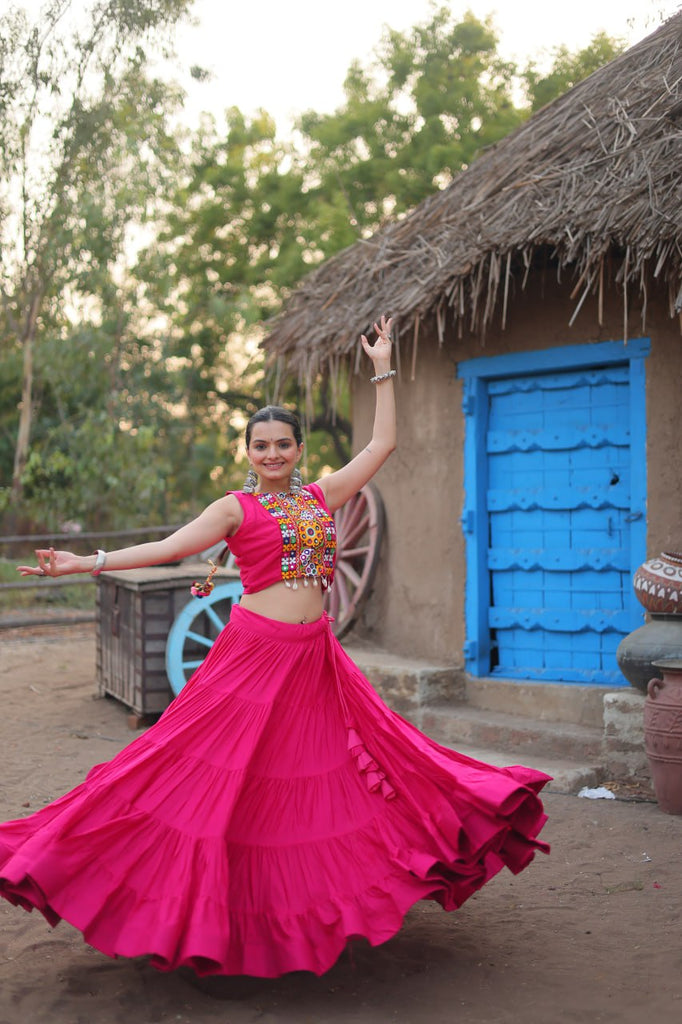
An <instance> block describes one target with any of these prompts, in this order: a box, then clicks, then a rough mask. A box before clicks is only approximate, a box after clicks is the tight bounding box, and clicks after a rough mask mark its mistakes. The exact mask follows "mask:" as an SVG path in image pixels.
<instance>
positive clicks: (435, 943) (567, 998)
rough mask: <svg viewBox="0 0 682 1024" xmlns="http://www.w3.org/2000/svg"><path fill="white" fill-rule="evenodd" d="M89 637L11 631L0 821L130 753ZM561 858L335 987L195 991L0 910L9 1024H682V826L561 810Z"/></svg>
mask: <svg viewBox="0 0 682 1024" xmlns="http://www.w3.org/2000/svg"><path fill="white" fill-rule="evenodd" d="M96 689H97V688H96V682H95V669H94V635H93V627H92V626H82V627H74V626H72V627H69V628H68V629H67V630H65V629H64V627H54V628H49V627H48V628H45V629H41V630H37V631H34V632H33V633H27V631H25V630H14V631H6V632H2V633H0V696H1V701H2V703H1V705H0V707H1V712H0V764H1V765H2V768H1V770H0V779H1V780H2V781H1V783H0V819H5V818H10V817H19V816H21V815H23V814H27V813H30V812H31V811H32V810H35V809H38V808H39V807H41V806H42V805H43V804H44V803H46V802H48V801H50V800H52V799H53V798H55V797H57V796H58V795H60V794H61V793H62V792H64V791H65V790H66V789H69V788H71V787H72V786H73V785H75V784H77V783H78V782H80V781H81V779H82V778H83V776H84V774H85V773H86V771H87V769H88V768H89V767H90V766H91V765H92V764H94V763H96V762H98V761H102V760H105V759H107V758H109V757H111V756H112V755H113V754H114V753H115V752H116V751H117V750H119V748H120V747H122V746H123V745H124V744H125V743H127V742H129V741H130V740H131V739H132V738H133V734H132V733H131V731H130V728H129V726H128V716H127V711H126V709H125V708H123V707H122V706H121V705H120V704H119V703H117V702H116V701H112V700H110V699H106V698H104V699H102V698H98V697H97V694H96ZM546 804H547V809H548V812H549V815H550V820H549V823H548V825H547V827H546V829H545V832H544V833H543V836H544V837H546V838H547V839H548V840H549V841H550V842H551V843H552V853H551V855H550V856H549V857H544V856H539V857H538V858H536V860H535V862H534V863H533V864H532V865H531V867H530V868H529V869H528V870H526V871H525V872H524V873H523V874H522V875H520V876H518V877H514V876H512V875H511V874H509V873H508V872H505V873H504V874H501V875H498V876H497V878H495V879H494V880H493V881H492V882H491V883H490V884H489V885H488V886H486V888H485V889H484V890H483V891H482V892H481V893H479V894H478V895H477V896H475V897H474V898H473V899H471V900H470V901H469V902H468V903H467V904H466V905H465V906H464V907H463V908H462V909H461V910H459V911H458V912H457V913H454V914H446V913H444V912H443V911H442V910H441V909H440V908H439V907H438V906H436V905H432V904H429V903H422V904H419V905H418V906H416V907H415V908H414V909H413V910H412V911H411V912H410V914H409V915H408V917H407V919H406V922H405V926H404V928H403V930H402V931H401V932H400V933H399V934H398V935H397V936H396V937H395V938H393V939H392V940H391V941H390V942H387V943H386V944H385V945H383V946H380V947H377V948H374V949H371V948H369V947H368V946H367V945H366V944H361V943H354V944H353V945H352V946H351V948H350V949H349V950H348V951H347V952H346V953H344V955H343V956H342V958H341V959H340V961H339V962H338V964H337V965H336V966H335V967H334V968H333V969H332V970H331V971H330V972H329V973H328V974H327V975H325V976H324V977H322V978H315V977H313V976H311V975H307V974H296V975H288V976H286V977H284V978H281V979H278V980H276V981H262V980H258V979H248V978H217V979H209V980H203V981H201V980H198V979H196V978H195V977H194V975H193V974H192V973H191V972H185V971H180V972H177V973H175V974H161V973H159V972H157V971H155V970H154V969H153V968H151V967H150V966H149V965H148V964H147V963H146V962H145V961H144V960H135V961H125V960H118V961H111V960H108V959H107V958H106V957H104V956H103V955H102V954H100V953H98V952H96V951H95V950H92V949H90V948H88V947H87V946H86V945H85V944H84V943H83V941H82V938H81V936H80V935H79V933H78V932H76V931H75V930H74V929H73V928H71V927H70V926H69V925H67V924H65V923H63V922H62V923H61V924H60V925H59V927H58V928H56V929H54V930H52V929H51V928H50V927H49V926H48V925H47V923H46V922H45V921H44V920H43V918H42V917H41V916H40V915H38V914H35V913H34V914H30V915H29V914H26V913H25V912H24V911H21V910H18V909H16V908H14V907H11V906H10V905H9V904H7V903H6V902H5V901H3V900H0V1024H48V1022H50V1024H152V1022H157V1021H163V1022H165V1021H175V1022H182V1024H190V1022H191V1024H209V1022H223V1024H251V1022H253V1024H255V1022H258V1024H341V1022H355V1024H392V1022H402V1024H451V1022H457V1024H484V1022H485V1024H516V1022H519V1024H521V1022H523V1024H554V1022H564V1021H566V1022H569V1021H571V1022H572V1021H575V1022H581V1024H592V1022H602V1021H603V1022H616V1021H617V1022H619V1024H630V1022H632V1024H634V1022H637V1024H641V1021H642V1020H645V1021H647V1022H648V1024H668V1022H671V1024H672V1022H675V1024H677V1022H679V1021H680V1020H682V925H681V923H680V915H681V912H682V817H673V816H670V815H666V814H663V813H662V812H661V811H660V810H659V809H658V807H657V806H656V805H655V804H654V803H650V802H644V801H625V800H621V799H619V800H608V801H607V800H587V799H580V798H578V797H571V796H560V795H557V794H550V795H549V796H548V797H547V801H546Z"/></svg>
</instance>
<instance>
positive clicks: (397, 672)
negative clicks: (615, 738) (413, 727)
mask: <svg viewBox="0 0 682 1024" xmlns="http://www.w3.org/2000/svg"><path fill="white" fill-rule="evenodd" d="M344 646H345V648H346V651H347V652H348V654H349V656H350V657H351V658H352V659H353V661H354V662H355V663H356V664H357V665H358V666H359V668H360V669H361V670H362V672H364V674H365V675H366V676H367V678H368V679H369V681H370V682H371V684H372V686H373V687H374V688H375V689H376V690H377V691H378V693H379V694H380V695H381V697H382V699H383V700H385V701H386V703H387V704H388V705H389V706H390V707H392V708H393V709H394V710H395V711H398V712H399V713H400V714H404V715H407V716H408V717H409V715H410V714H411V713H412V712H413V711H416V710H417V709H418V708H422V707H424V706H427V705H431V704H441V703H444V702H448V703H461V704H464V705H467V706H469V707H475V708H481V709H484V710H487V711H492V712H497V711H499V712H503V713H505V714H514V715H520V716H523V717H526V718H534V719H539V720H542V721H547V722H566V723H573V724H575V725H585V726H594V727H596V728H602V727H603V714H604V697H605V695H606V694H607V693H610V692H611V691H612V690H613V687H608V686H588V685H582V684H578V683H571V684H568V685H562V684H560V683H543V682H529V681H526V680H511V679H493V678H481V679H472V678H471V677H469V676H467V674H466V673H465V672H464V671H463V669H461V668H458V667H456V666H454V665H440V664H435V663H431V662H428V661H424V660H418V659H411V658H405V657H400V656H398V655H395V654H391V653H390V652H388V651H383V650H381V649H379V648H375V647H371V646H370V645H364V644H362V643H358V642H357V641H355V642H353V643H348V644H346V645H344Z"/></svg>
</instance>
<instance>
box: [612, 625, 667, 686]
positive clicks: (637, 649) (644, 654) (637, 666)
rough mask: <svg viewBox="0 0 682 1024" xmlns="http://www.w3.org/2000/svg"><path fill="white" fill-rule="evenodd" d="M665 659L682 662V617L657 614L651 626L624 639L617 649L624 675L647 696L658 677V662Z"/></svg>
mask: <svg viewBox="0 0 682 1024" xmlns="http://www.w3.org/2000/svg"><path fill="white" fill-rule="evenodd" d="M662 658H682V615H656V614H653V615H652V616H651V621H650V622H645V623H644V625H643V626H639V627H638V628H637V629H634V630H633V631H632V633H628V635H627V636H624V637H623V639H622V640H621V642H620V643H619V644H618V647H617V649H616V661H617V662H618V667H619V668H620V670H621V672H622V673H623V675H624V676H625V678H626V679H627V681H628V682H629V683H630V685H631V686H634V687H635V689H637V690H639V691H640V692H641V693H644V694H646V692H647V686H648V683H649V680H650V679H651V677H652V676H655V675H656V674H657V673H656V669H655V668H654V662H656V661H659V660H660V659H662Z"/></svg>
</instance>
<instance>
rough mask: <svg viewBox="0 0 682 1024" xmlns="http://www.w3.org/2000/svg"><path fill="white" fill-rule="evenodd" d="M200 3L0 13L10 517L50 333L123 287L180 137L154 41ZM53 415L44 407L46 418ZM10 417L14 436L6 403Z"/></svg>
mask: <svg viewBox="0 0 682 1024" xmlns="http://www.w3.org/2000/svg"><path fill="white" fill-rule="evenodd" d="M189 3H190V0H93V2H92V3H90V4H89V5H87V7H86V8H85V9H83V7H82V6H81V5H78V7H76V5H73V4H71V3H69V2H68V0H50V2H48V3H46V4H45V5H44V7H43V9H42V10H41V12H40V15H39V17H38V19H37V20H36V22H35V24H33V23H31V22H30V21H29V19H28V17H27V15H26V14H25V12H23V11H22V10H20V9H18V8H10V10H9V12H8V13H6V14H4V15H3V16H2V17H1V18H0V40H1V42H0V299H1V302H2V314H1V315H2V328H3V330H2V353H1V355H2V361H3V366H6V367H7V368H8V370H9V371H10V373H13V374H14V380H15V381H16V380H17V375H18V383H19V388H18V391H19V394H20V396H21V397H20V401H19V412H18V423H17V426H16V433H15V438H14V445H13V448H14V451H13V460H12V464H13V468H12V474H11V488H6V489H5V491H4V495H5V502H6V503H7V504H8V505H9V508H10V515H9V516H8V518H9V519H10V521H11V520H14V521H16V520H17V518H18V517H19V505H20V500H21V499H22V498H23V497H24V495H23V493H22V492H23V483H24V472H25V470H26V468H27V464H28V461H29V456H30V455H31V454H33V459H32V464H35V462H36V459H37V458H38V457H39V455H38V453H37V452H36V451H33V452H32V448H33V447H34V446H35V442H36V420H39V419H41V415H40V414H41V409H40V408H39V406H38V403H39V401H41V400H44V399H45V396H46V395H47V394H48V393H49V391H50V389H51V378H52V375H53V366H52V365H50V364H49V363H48V362H47V361H46V358H45V352H46V351H47V350H48V349H49V347H50V346H49V344H48V342H50V341H52V342H54V341H55V340H56V339H57V338H59V337H62V338H64V335H65V334H68V333H69V323H70V322H71V321H73V320H74V315H75V316H78V315H79V309H80V307H82V308H84V309H85V310H86V313H85V319H86V320H87V319H88V318H89V317H92V315H93V312H92V311H93V307H95V308H96V307H97V306H98V305H99V306H100V307H101V308H102V309H103V308H104V307H105V306H106V303H107V297H108V295H109V296H111V295H112V294H113V293H114V292H115V291H116V284H115V282H116V271H117V269H118V270H119V271H122V270H123V264H124V263H125V252H126V247H127V246H128V244H129V240H130V231H131V228H132V226H133V225H134V224H135V223H140V222H141V221H142V220H143V219H144V214H145V211H146V209H147V207H148V205H149V198H150V196H149V194H148V189H149V186H150V184H151V179H152V178H153V176H154V170H153V168H154V167H155V165H157V164H159V163H160V162H159V160H158V155H159V153H158V150H155V145H156V144H157V143H159V142H160V150H161V153H164V152H165V148H164V147H167V146H168V143H169V140H170V138H171V137H170V135H169V134H168V133H167V132H166V131H165V129H164V125H163V121H164V116H165V115H164V112H163V108H164V105H165V104H166V103H168V102H169V100H170V97H171V91H170V90H169V89H168V87H167V86H165V85H162V84H161V83H160V82H155V81H153V80H148V79H146V77H145V67H146V63H147V57H146V52H145V49H144V45H145V43H146V42H147V40H148V39H149V35H150V32H151V31H152V30H157V29H160V28H163V27H166V26H168V25H171V24H173V23H174V22H175V21H176V20H177V19H178V18H179V17H180V16H182V15H183V14H184V13H185V12H186V10H187V8H188V6H189ZM152 187H153V186H152ZM145 190H147V192H145ZM115 301H116V302H118V301H119V300H118V299H116V300H115ZM100 312H101V311H100ZM104 395H106V392H104V393H103V396H104ZM48 404H49V403H48ZM49 418H50V412H49V410H46V416H44V417H42V423H41V425H40V427H39V428H38V429H39V431H40V430H41V429H42V430H43V431H44V430H45V425H46V421H49ZM2 419H3V435H4V436H3V443H4V444H6V442H7V437H6V434H5V429H6V425H7V415H6V410H4V409H3V416H2ZM4 444H3V446H4ZM69 457H71V454H70V456H69ZM49 507H50V506H45V512H46V513H47V510H48V509H49Z"/></svg>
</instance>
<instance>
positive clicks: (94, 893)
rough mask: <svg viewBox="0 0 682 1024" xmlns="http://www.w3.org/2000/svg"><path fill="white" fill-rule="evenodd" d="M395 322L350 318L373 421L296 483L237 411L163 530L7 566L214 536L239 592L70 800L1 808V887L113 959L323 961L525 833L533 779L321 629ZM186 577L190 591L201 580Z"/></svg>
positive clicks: (379, 444)
mask: <svg viewBox="0 0 682 1024" xmlns="http://www.w3.org/2000/svg"><path fill="white" fill-rule="evenodd" d="M390 327H391V321H390V320H387V319H386V318H385V317H382V318H381V320H380V322H379V324H375V325H374V328H375V331H376V335H377V337H376V341H375V342H374V344H370V343H369V341H368V340H367V338H366V337H365V336H364V335H363V336H362V339H361V340H362V346H363V348H364V350H365V352H366V353H367V355H368V356H369V358H370V360H371V361H372V364H373V366H374V374H373V376H372V377H371V378H370V379H371V381H372V384H373V386H375V387H376V413H375V420H374V429H373V433H372V438H371V440H370V442H369V444H368V445H367V447H365V448H363V449H362V451H361V452H360V453H359V454H358V455H356V456H355V458H353V459H352V460H351V461H350V462H349V463H348V464H347V465H346V466H344V467H343V468H342V469H340V470H338V471H336V472H334V473H330V474H329V475H328V476H326V477H323V478H322V479H321V480H319V481H318V482H317V483H314V484H309V485H307V486H305V487H303V486H301V482H300V474H298V470H297V463H298V462H299V460H300V458H301V455H302V450H303V446H302V438H301V431H300V426H299V424H298V421H297V419H296V418H295V417H294V416H293V415H292V414H291V413H290V412H288V411H287V410H285V409H281V408H278V407H272V406H267V407H266V408H265V409H261V410H259V412H257V413H256V414H255V415H254V416H253V417H252V418H251V420H250V421H249V424H248V426H247V429H246V446H247V454H248V458H249V463H250V467H251V468H250V470H249V474H248V477H247V482H246V484H245V487H244V490H243V491H242V492H239V493H236V492H232V493H229V494H227V495H226V496H224V497H222V498H219V499H218V500H217V501H215V502H213V503H212V504H211V505H209V506H208V507H207V508H206V509H205V510H204V511H203V512H202V513H201V515H200V516H199V517H198V518H197V519H195V520H194V521H193V522H191V523H189V524H188V525H186V526H184V527H182V528H181V529H179V530H178V531H177V532H175V533H174V534H172V535H171V536H169V537H166V538H165V539H163V540H160V541H155V542H151V543H148V544H140V545H135V546H133V547H129V548H123V549H120V550H117V551H111V552H108V553H105V552H103V551H98V552H97V553H96V555H91V556H78V555H74V554H72V553H70V552H67V551H55V550H54V549H52V548H50V549H41V550H39V551H37V552H36V554H37V561H38V564H37V565H35V566H19V571H20V572H21V573H22V574H23V575H26V576H27V575H38V576H62V575H65V574H67V573H79V572H92V573H93V574H98V573H100V572H101V571H103V570H105V571H106V570H107V569H111V570H121V569H132V568H137V567H140V566H148V565H154V564H158V563H161V562H169V561H176V560H178V559H181V558H185V557H187V556H188V555H192V554H196V553H197V552H199V551H202V550H205V549H206V548H208V547H210V546H211V545H213V544H215V543H217V542H218V541H220V540H221V539H223V538H225V539H226V541H227V543H228V545H229V547H230V548H231V550H232V551H233V552H234V554H235V555H236V559H237V564H238V567H239V570H240V574H241V578H242V583H243V588H244V592H243V596H242V598H241V601H240V603H239V605H238V606H236V607H234V608H233V609H232V614H231V617H230V621H229V623H228V624H227V626H226V627H225V628H224V630H223V631H222V632H221V634H220V635H219V637H218V638H217V640H216V642H215V643H214V645H213V646H212V648H211V649H210V651H209V653H208V655H207V656H206V659H205V660H204V662H203V664H202V665H201V667H200V668H199V669H197V671H196V672H195V673H194V675H193V676H192V678H191V679H190V680H189V682H188V683H187V685H186V686H185V687H184V689H183V690H182V692H181V693H180V695H179V696H178V697H176V699H175V700H174V701H173V702H172V703H171V705H170V706H169V707H168V709H167V710H166V711H165V713H164V714H163V715H162V716H161V718H160V719H159V721H158V722H157V723H156V724H155V725H153V726H152V727H151V728H149V729H148V730H147V731H146V732H145V733H143V734H142V735H141V736H139V737H138V738H137V739H135V740H134V741H133V742H132V743H130V744H129V745H128V746H127V747H126V748H125V749H124V750H122V751H121V752H120V753H119V754H118V755H117V756H116V757H114V758H113V760H112V761H110V762H108V763H106V764H101V765H97V766H96V767H94V768H93V769H92V770H91V771H90V773H89V774H88V775H87V777H86V779H85V781H84V782H83V783H81V785H79V786H77V787H76V788H75V789H73V790H72V791H71V792H69V793H67V794H66V795H65V796H63V797H61V798H60V799H58V800H56V801H54V803H52V804H49V805H48V806H47V807H45V808H43V809H42V810H40V811H38V812H37V813H35V814H32V815H30V816H28V817H26V818H23V819H19V820H16V821H9V822H6V823H5V824H4V825H0V895H3V896H4V897H5V898H6V899H8V900H9V901H10V902H12V903H14V904H17V905H19V906H22V907H24V908H26V909H27V910H32V909H33V908H34V907H35V908H37V909H38V910H40V911H41V912H42V913H43V914H44V916H45V917H46V919H47V920H48V921H49V922H50V923H51V924H52V925H56V924H57V923H58V922H59V921H60V919H62V918H64V919H65V920H67V921H69V922H71V924H73V925H75V927H76V928H78V929H80V931H81V932H82V933H83V935H84V937H85V939H86V941H87V942H88V943H90V944H91V945H92V946H94V947H96V948H97V949H99V950H101V951H102V952H104V953H106V954H108V955H109V956H125V957H136V956H141V955H147V956H149V957H150V958H151V962H152V963H153V964H154V966H156V967H158V968H160V969H162V970H173V969H175V968H177V967H180V966H189V967H192V968H193V969H194V970H195V971H196V972H197V973H198V974H247V975H256V976H263V977H276V976H278V975H281V974H284V973H286V972H289V971H299V970H307V971H313V972H315V973H316V974H322V973H323V972H325V971H326V970H328V969H329V968H330V967H331V966H332V965H333V964H334V962H335V961H336V959H337V958H338V956H339V954H340V953H341V952H342V950H343V949H344V946H345V945H346V942H347V941H348V939H349V938H350V937H352V936H363V937H365V938H366V939H368V940H369V942H370V943H372V944H378V943H381V942H384V941H386V940H387V939H389V938H390V937H391V936H392V935H394V934H395V933H396V932H397V931H398V929H399V928H400V926H401V923H402V921H403V918H404V916H405V914H406V912H407V911H408V909H409V908H410V907H411V906H412V905H413V904H414V903H415V902H416V901H418V900H420V899H433V900H437V901H438V902H439V903H440V904H441V905H442V906H443V907H444V908H445V909H446V910H453V909H455V908H456V907H458V906H460V905H461V904H462V902H463V901H464V900H466V899H467V898H468V897H469V896H470V895H471V894H472V893H474V892H475V891H476V890H477V889H479V888H480V887H481V886H482V885H483V884H484V883H485V882H486V881H487V880H488V879H489V878H491V877H492V876H493V875H495V874H496V873H497V872H498V871H499V870H500V869H501V868H502V867H504V866H506V867H508V868H510V869H511V870H512V871H513V872H519V871H521V870H522V869H523V868H524V867H525V866H526V865H527V864H528V863H529V862H530V861H531V860H532V858H533V856H534V853H535V851H536V850H537V849H544V850H546V849H547V847H546V845H545V844H543V843H542V842H540V841H539V840H538V839H537V836H538V833H539V832H540V829H541V828H542V826H543V824H544V821H545V815H544V813H543V810H542V805H541V803H540V800H539V798H538V795H537V794H538V793H539V791H540V789H541V788H542V786H543V785H544V784H545V783H546V782H547V781H548V776H546V775H544V774H542V773H541V772H537V771H533V770H531V769H528V768H524V767H521V766H516V767H511V768H502V769H498V768H494V767H492V766H490V765H487V764H483V763H482V762H479V761H475V760H473V759H471V758H469V757H466V756H464V755H462V754H458V753H456V752H454V751H452V750H449V749H447V748H445V747H441V746H439V745H438V744H437V743H435V742H433V741H432V740H430V739H429V738H428V737H426V736H425V735H423V734H422V733H421V732H419V730H417V729H416V728H414V727H413V726H412V725H410V724H409V723H408V722H406V721H405V720H404V719H402V718H401V717H400V716H398V715H396V714H394V713H393V712H392V711H391V710H389V708H388V707H386V705H385V704H383V702H382V701H381V700H380V699H379V697H378V696H377V694H376V693H375V691H374V690H373V689H372V687H371V686H370V684H369V683H368V681H367V680H366V679H365V677H364V676H363V675H362V673H361V672H360V670H359V669H358V668H357V667H356V666H355V665H354V663H353V662H352V661H351V660H350V658H349V657H348V656H347V655H346V654H345V652H344V650H343V648H342V647H341V645H340V644H339V642H338V641H337V640H336V638H335V637H334V634H333V633H332V630H331V624H330V619H329V617H328V616H327V615H326V614H325V613H324V611H323V592H324V589H325V587H327V586H330V585H331V583H332V580H333V573H334V555H335V544H336V537H335V530H334V520H333V518H332V513H333V512H334V510H335V509H337V508H339V507H340V506H341V505H342V504H343V503H344V502H345V501H346V500H347V499H348V498H350V497H351V496H352V495H353V494H355V493H356V492H357V491H358V490H359V489H360V488H361V487H363V486H364V484H366V483H367V481H368V480H370V479H371V478H372V476H373V475H374V474H375V473H376V471H377V470H378V469H379V468H380V466H382V465H383V463H384V462H385V461H386V459H387V458H388V456H389V455H390V454H391V452H392V451H393V449H394V448H395V435H396V427H395V405H394V395H393V376H394V373H395V371H394V370H392V369H391V340H390ZM200 589H201V588H200Z"/></svg>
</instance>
